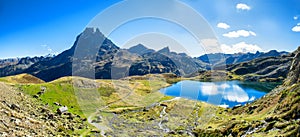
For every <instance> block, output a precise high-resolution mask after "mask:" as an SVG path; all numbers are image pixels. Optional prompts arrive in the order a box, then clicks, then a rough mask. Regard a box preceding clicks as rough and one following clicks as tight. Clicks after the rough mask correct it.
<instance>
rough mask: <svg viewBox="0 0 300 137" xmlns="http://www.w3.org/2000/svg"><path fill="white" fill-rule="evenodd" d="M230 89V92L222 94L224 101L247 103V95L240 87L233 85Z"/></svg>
mask: <svg viewBox="0 0 300 137" xmlns="http://www.w3.org/2000/svg"><path fill="white" fill-rule="evenodd" d="M232 88H233V90H232V91H229V92H225V93H224V94H223V98H224V99H226V100H229V101H232V102H239V103H242V102H247V101H249V97H248V94H247V93H246V92H245V91H244V90H243V89H242V88H241V87H239V86H237V85H233V86H232Z"/></svg>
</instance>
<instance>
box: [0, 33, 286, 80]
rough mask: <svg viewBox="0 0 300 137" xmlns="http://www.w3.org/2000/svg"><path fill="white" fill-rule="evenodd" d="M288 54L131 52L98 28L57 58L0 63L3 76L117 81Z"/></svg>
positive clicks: (139, 47)
mask: <svg viewBox="0 0 300 137" xmlns="http://www.w3.org/2000/svg"><path fill="white" fill-rule="evenodd" d="M79 47H84V48H82V49H81V51H78V50H77V51H75V50H76V49H78V48H79ZM95 51H98V52H95ZM75 52H77V53H76V55H78V56H76V57H75V56H74V53H75ZM95 53H96V54H95ZM286 54H288V53H287V52H277V51H275V50H272V51H270V52H267V53H263V52H257V53H255V54H253V53H245V54H242V53H240V54H221V53H217V54H206V55H203V56H200V57H198V58H192V57H190V56H188V55H187V54H185V53H175V52H171V51H170V49H169V48H168V47H165V48H163V49H161V50H159V51H155V50H153V49H149V48H147V47H145V46H144V45H142V44H138V45H136V46H133V47H131V48H129V49H120V48H119V47H118V46H116V45H115V44H114V43H113V42H112V41H111V40H109V39H108V38H106V37H105V36H104V35H103V34H102V33H101V32H100V30H99V29H94V28H86V29H85V30H84V31H83V32H82V33H81V34H80V35H78V36H77V38H76V41H75V43H74V45H73V46H72V47H71V48H70V49H68V50H66V51H64V52H62V53H61V54H59V55H57V56H54V57H34V58H29V57H27V58H22V59H19V60H11V61H10V60H0V76H1V77H2V76H9V75H16V74H21V73H28V74H32V75H34V76H36V77H38V78H40V79H42V80H44V81H52V80H55V79H57V78H60V77H63V76H71V75H78V76H84V77H90V78H93V77H95V78H97V79H110V78H116V79H117V78H122V77H126V76H132V75H145V74H149V73H174V74H176V75H187V74H191V73H195V72H197V71H199V70H206V69H210V68H211V66H214V65H218V64H219V63H220V57H222V58H225V59H226V63H227V64H236V63H241V62H245V61H250V60H253V59H257V58H265V57H278V58H280V56H282V55H286ZM74 61H75V63H74ZM89 62H94V63H89ZM72 70H73V71H72ZM90 70H94V71H95V73H93V74H95V75H90V74H86V72H87V71H90Z"/></svg>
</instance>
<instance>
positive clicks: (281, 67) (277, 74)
mask: <svg viewBox="0 0 300 137" xmlns="http://www.w3.org/2000/svg"><path fill="white" fill-rule="evenodd" d="M293 56H294V54H293V53H291V54H288V55H282V56H278V57H263V58H257V59H254V60H251V61H248V62H242V63H238V64H233V65H228V66H227V68H226V69H227V71H229V72H232V73H233V74H235V75H239V76H241V77H242V79H244V80H246V81H259V80H271V81H272V80H273V81H274V80H275V81H282V80H283V79H284V78H286V77H287V74H288V72H289V67H290V65H291V62H292V59H293Z"/></svg>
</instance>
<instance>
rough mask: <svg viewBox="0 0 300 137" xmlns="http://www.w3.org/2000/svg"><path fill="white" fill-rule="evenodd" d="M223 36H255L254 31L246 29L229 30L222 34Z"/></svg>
mask: <svg viewBox="0 0 300 137" xmlns="http://www.w3.org/2000/svg"><path fill="white" fill-rule="evenodd" d="M223 36H224V37H228V38H238V37H249V36H256V33H255V32H253V31H247V30H237V31H231V32H228V33H226V34H223Z"/></svg>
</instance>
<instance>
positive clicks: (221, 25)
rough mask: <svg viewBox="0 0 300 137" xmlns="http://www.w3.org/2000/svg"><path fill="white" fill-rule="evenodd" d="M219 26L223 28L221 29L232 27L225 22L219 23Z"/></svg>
mask: <svg viewBox="0 0 300 137" xmlns="http://www.w3.org/2000/svg"><path fill="white" fill-rule="evenodd" d="M217 27H218V28H221V29H229V28H230V26H229V25H228V24H226V23H223V22H220V23H218V25H217Z"/></svg>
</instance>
